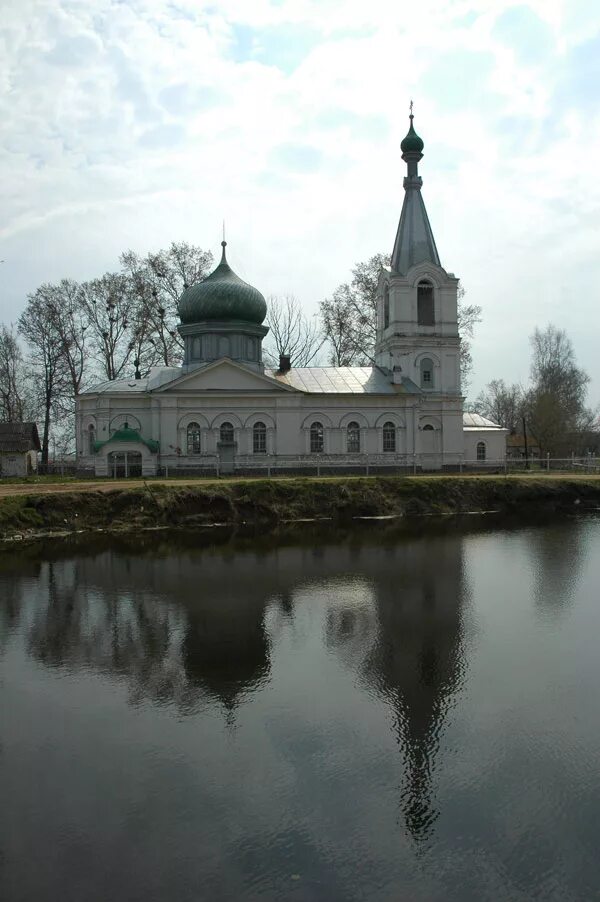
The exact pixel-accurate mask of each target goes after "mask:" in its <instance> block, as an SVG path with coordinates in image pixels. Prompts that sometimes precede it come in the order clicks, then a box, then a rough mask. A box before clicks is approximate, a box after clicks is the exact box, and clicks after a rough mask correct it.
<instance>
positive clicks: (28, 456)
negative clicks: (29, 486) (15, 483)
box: [0, 423, 41, 477]
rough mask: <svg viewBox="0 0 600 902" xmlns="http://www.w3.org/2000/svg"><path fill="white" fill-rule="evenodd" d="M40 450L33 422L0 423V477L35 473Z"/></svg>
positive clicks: (38, 438)
mask: <svg viewBox="0 0 600 902" xmlns="http://www.w3.org/2000/svg"><path fill="white" fill-rule="evenodd" d="M40 450H41V445H40V437H39V435H38V431H37V426H36V424H35V423H0V477H6V476H30V475H31V474H32V473H37V460H38V451H40Z"/></svg>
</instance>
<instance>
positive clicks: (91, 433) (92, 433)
mask: <svg viewBox="0 0 600 902" xmlns="http://www.w3.org/2000/svg"><path fill="white" fill-rule="evenodd" d="M95 443H96V427H95V426H94V424H93V423H90V425H89V426H88V454H94V452H95V450H96V449H95V448H94V445H95Z"/></svg>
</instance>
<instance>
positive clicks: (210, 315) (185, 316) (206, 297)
mask: <svg viewBox="0 0 600 902" xmlns="http://www.w3.org/2000/svg"><path fill="white" fill-rule="evenodd" d="M221 246H222V248H223V255H222V257H221V262H220V263H219V265H218V266H217V268H216V269H215V270H214V271H213V272H211V274H210V275H209V276H207V277H206V279H203V280H202V282H196V284H195V285H190V287H189V288H186V289H185V291H184V292H183V294H182V295H181V297H180V299H179V308H178V309H179V318H180V320H181V322H182V323H183V324H184V325H189V324H191V323H201V322H206V321H211V320H213V321H217V322H230V321H238V322H246V323H254V324H256V325H260V324H261V323H262V322H263V320H264V319H265V317H266V315H267V302H266V301H265V299H264V297H263V296H262V294H261V293H260V291H259V290H258V289H257V288H254V287H253V286H252V285H249V284H248V283H247V282H244V280H243V279H240V277H239V276H237V275H236V274H235V273H234V271H233V270H232V268H231V267H230V265H229V263H228V262H227V258H226V256H225V247H226V246H227V242H226V241H222V242H221Z"/></svg>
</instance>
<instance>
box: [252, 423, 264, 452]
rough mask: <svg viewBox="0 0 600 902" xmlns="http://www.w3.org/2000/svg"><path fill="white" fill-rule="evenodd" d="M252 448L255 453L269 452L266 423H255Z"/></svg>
mask: <svg viewBox="0 0 600 902" xmlns="http://www.w3.org/2000/svg"><path fill="white" fill-rule="evenodd" d="M252 450H253V451H254V453H255V454H266V453H267V427H266V426H265V424H264V423H255V424H254V426H253V427H252Z"/></svg>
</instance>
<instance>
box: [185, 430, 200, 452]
mask: <svg viewBox="0 0 600 902" xmlns="http://www.w3.org/2000/svg"><path fill="white" fill-rule="evenodd" d="M200 451H201V447H200V424H199V423H190V424H189V426H188V428H187V453H188V454H200Z"/></svg>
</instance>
